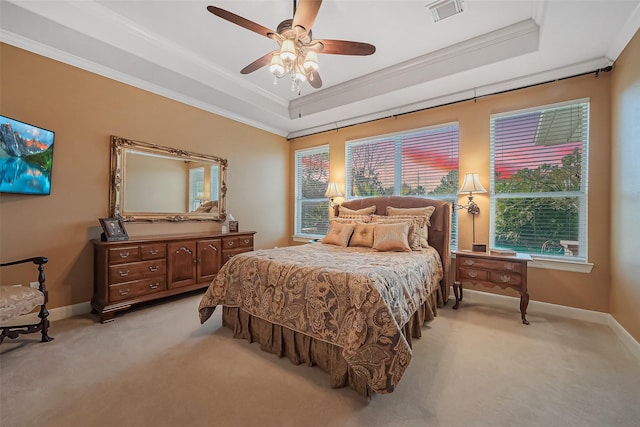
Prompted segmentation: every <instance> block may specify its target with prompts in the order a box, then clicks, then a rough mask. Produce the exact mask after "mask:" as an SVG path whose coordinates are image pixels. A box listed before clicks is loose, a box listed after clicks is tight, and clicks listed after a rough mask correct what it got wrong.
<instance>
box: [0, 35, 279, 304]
mask: <svg viewBox="0 0 640 427" xmlns="http://www.w3.org/2000/svg"><path fill="white" fill-rule="evenodd" d="M0 59H1V61H0V67H1V68H0V75H1V76H2V79H1V82H0V84H1V87H0V113H1V114H2V115H5V116H9V117H12V118H15V119H18V120H22V121H26V122H29V123H32V124H35V125H38V126H41V127H44V128H47V129H51V130H53V131H55V133H56V139H55V146H54V157H53V176H52V184H51V195H50V196H25V195H13V194H2V195H0V259H1V260H2V261H3V262H5V261H12V260H17V259H21V258H27V257H31V256H39V255H43V256H47V257H49V264H48V265H47V267H46V277H47V285H48V289H49V291H50V292H49V298H50V302H51V304H50V307H59V306H66V305H70V304H76V303H81V302H86V301H89V300H90V299H91V296H92V293H93V290H92V287H93V252H92V246H91V244H90V243H89V240H90V239H93V238H98V236H99V234H100V231H101V229H100V227H99V224H98V218H101V217H107V216H109V161H110V151H109V136H110V135H118V136H122V137H126V138H131V139H135V140H139V141H145V142H150V143H154V144H158V145H164V146H168V147H175V148H180V149H185V150H188V151H193V152H197V153H203V154H210V155H215V156H219V157H224V158H227V159H228V160H229V168H228V174H227V186H228V199H227V210H228V212H230V213H231V214H233V216H234V217H235V218H236V219H237V220H238V221H239V223H240V228H241V229H242V230H255V231H257V232H258V234H257V235H256V240H255V241H256V246H257V247H259V248H265V247H273V246H276V245H279V246H282V245H284V244H286V243H287V239H286V232H287V224H289V222H290V221H289V217H288V210H287V208H286V206H287V182H288V177H289V175H288V170H289V163H288V143H287V141H286V139H285V138H282V137H280V136H278V135H274V134H271V133H268V132H265V131H261V130H258V129H256V128H253V127H250V126H247V125H243V124H240V123H238V122H234V121H232V120H229V119H226V118H223V117H221V116H218V115H215V114H211V113H207V112H205V111H202V110H199V109H197V108H193V107H190V106H187V105H185V104H181V103H179V102H176V101H172V100H169V99H166V98H163V97H161V96H158V95H154V94H152V93H149V92H146V91H144V90H140V89H136V88H134V87H131V86H128V85H125V84H122V83H119V82H116V81H113V80H110V79H107V78H104V77H101V76H98V75H96V74H92V73H90V72H87V71H84V70H80V69H78V68H75V67H72V66H69V65H65V64H62V63H60V62H57V61H53V60H51V59H47V58H45V57H42V56H39V55H35V54H33V53H29V52H26V51H23V50H21V49H17V48H15V47H12V46H9V45H6V44H0ZM126 228H127V231H128V232H129V234H130V235H131V236H139V235H150V234H165V233H180V232H192V231H208V230H219V229H220V224H219V223H216V222H209V223H204V224H200V223H186V224H173V223H162V224H132V223H127V224H126ZM6 270H7V269H3V271H2V273H0V274H2V276H1V277H0V282H1V283H2V284H9V283H18V282H21V283H25V282H28V281H32V280H36V278H37V276H36V275H34V276H33V277H30V278H28V279H25V278H24V277H23V276H20V275H19V274H18V273H16V274H12V273H10V272H7V271H6ZM32 271H33V269H32Z"/></svg>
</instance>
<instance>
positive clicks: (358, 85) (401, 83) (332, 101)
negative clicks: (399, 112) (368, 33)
mask: <svg viewBox="0 0 640 427" xmlns="http://www.w3.org/2000/svg"><path fill="white" fill-rule="evenodd" d="M539 37H540V27H539V26H538V24H536V23H535V21H534V20H533V19H527V20H525V21H521V22H519V23H516V24H513V25H509V26H507V27H504V28H501V29H499V30H496V31H492V32H490V33H487V34H484V35H482V36H478V37H475V38H473V39H470V40H467V41H464V42H461V43H457V44H455V45H452V46H450V47H446V48H443V49H440V50H437V51H435V52H431V53H428V54H426V55H423V56H419V57H417V58H414V59H410V60H408V61H404V62H401V63H399V64H397V65H394V66H391V67H387V68H384V69H382V70H379V71H374V72H372V73H369V74H367V75H365V76H363V77H360V78H357V79H354V80H350V81H348V82H344V83H341V84H338V85H334V86H332V87H330V88H327V89H323V90H320V91H318V92H315V93H312V94H309V95H306V96H303V97H300V98H297V99H294V100H292V101H291V102H290V103H289V117H290V118H292V119H295V118H298V117H300V116H308V115H310V114H314V113H318V112H321V111H325V110H329V109H332V108H336V107H339V106H342V105H346V104H349V103H352V102H356V101H361V100H364V99H367V98H372V97H375V96H378V95H383V94H385V93H389V92H393V91H396V90H399V89H404V88H407V87H410V86H414V85H417V84H420V83H425V82H428V81H432V80H435V79H438V78H440V77H445V76H448V75H450V74H455V73H458V72H462V71H467V70H470V69H474V68H477V67H481V66H483V65H488V64H491V63H494V62H497V61H502V60H505V59H509V58H513V57H515V56H519V55H524V54H526V53H531V52H535V51H537V49H538V41H539Z"/></svg>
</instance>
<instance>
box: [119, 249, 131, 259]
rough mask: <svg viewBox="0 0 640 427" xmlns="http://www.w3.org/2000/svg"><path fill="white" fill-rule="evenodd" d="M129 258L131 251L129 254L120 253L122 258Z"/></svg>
mask: <svg viewBox="0 0 640 427" xmlns="http://www.w3.org/2000/svg"><path fill="white" fill-rule="evenodd" d="M128 257H129V251H127V252H120V258H123V259H124V258H128Z"/></svg>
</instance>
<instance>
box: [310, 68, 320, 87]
mask: <svg viewBox="0 0 640 427" xmlns="http://www.w3.org/2000/svg"><path fill="white" fill-rule="evenodd" d="M309 84H310V85H311V87H314V88H316V89H320V88H321V87H322V79H321V78H320V74H318V71H317V70H316V71H313V72H311V78H310V79H309Z"/></svg>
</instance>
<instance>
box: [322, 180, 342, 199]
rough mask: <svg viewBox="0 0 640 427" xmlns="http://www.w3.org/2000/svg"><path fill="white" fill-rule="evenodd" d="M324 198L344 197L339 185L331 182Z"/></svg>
mask: <svg viewBox="0 0 640 427" xmlns="http://www.w3.org/2000/svg"><path fill="white" fill-rule="evenodd" d="M324 197H342V193H341V192H340V189H339V188H338V184H337V183H335V182H330V183H329V185H327V191H325V192H324Z"/></svg>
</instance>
